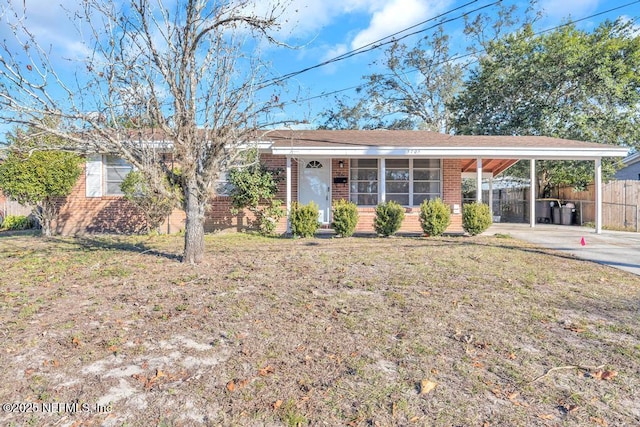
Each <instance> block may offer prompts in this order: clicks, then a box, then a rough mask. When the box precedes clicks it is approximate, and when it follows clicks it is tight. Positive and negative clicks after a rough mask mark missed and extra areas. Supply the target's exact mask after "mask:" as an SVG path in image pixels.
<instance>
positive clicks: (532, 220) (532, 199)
mask: <svg viewBox="0 0 640 427" xmlns="http://www.w3.org/2000/svg"><path fill="white" fill-rule="evenodd" d="M529 180H530V182H531V185H529V224H530V225H531V228H534V227H535V226H536V161H535V159H531V167H530V168H529Z"/></svg>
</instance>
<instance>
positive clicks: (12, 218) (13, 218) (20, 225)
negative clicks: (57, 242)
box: [2, 215, 34, 230]
mask: <svg viewBox="0 0 640 427" xmlns="http://www.w3.org/2000/svg"><path fill="white" fill-rule="evenodd" d="M33 226H34V223H33V220H32V219H31V218H29V217H28V216H24V215H7V216H6V217H5V218H4V221H2V228H4V229H5V230H26V229H28V228H33Z"/></svg>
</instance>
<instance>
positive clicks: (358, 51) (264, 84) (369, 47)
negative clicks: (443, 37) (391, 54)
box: [258, 0, 502, 89]
mask: <svg viewBox="0 0 640 427" xmlns="http://www.w3.org/2000/svg"><path fill="white" fill-rule="evenodd" d="M477 1H478V0H474V1H471V2H468V3H465V4H464V5H462V6H458V7H456V8H454V9H450V10H448V11H446V12H444V13H441V14H440V15H437V16H434V17H432V18H429V19H427V20H425V21H422V22H420V23H418V24H414V25H412V26H410V27H407V28H405V29H403V30H400V31H398V32H396V33H393V34H391V35H388V36H385V37H383V38H381V39H379V40H376V41H374V42H371V43H368V44H366V45H364V46H360V47H359V48H357V49H354V50H351V51H349V52H345V53H343V54H341V55H338V56H336V57H334V58H331V59H328V60H326V61H323V62H321V63H319V64H316V65H312V66H310V67H306V68H303V69H301V70H298V71H293V72H291V73H288V74H285V75H283V76H280V77H275V78H273V79H270V80H266V81H264V82H261V83H258V89H264V88H266V87H269V86H273V85H275V84H278V83H281V82H283V81H285V80H288V79H290V78H292V77H296V76H298V75H300V74H302V73H306V72H307V71H311V70H315V69H316V68H320V67H324V66H326V65H329V64H332V63H335V62H338V61H342V60H345V59H348V58H351V57H353V56H356V55H359V54H362V53H366V52H370V51H372V50H374V49H378V48H380V47H382V46H386V45H388V44H391V43H395V42H397V41H399V40H403V39H405V38H407V37H410V36H414V35H416V34H420V33H423V32H425V31H428V30H431V29H433V28H435V27H437V26H439V25H443V24H447V23H449V22H453V21H456V20H458V19H460V18H463V17H465V16H467V15H468V14H470V13H475V12H478V11H480V10H483V9H486V8H488V7H492V6H495V5H497V4H498V3H501V2H502V0H497V1H494V2H493V3H489V4H486V5H484V6H481V7H478V8H476V9H474V10H471V11H469V12H465V13H463V14H462V15H458V16H456V17H454V18H449V19H446V20H442V21H440V22H438V23H437V24H436V25H432V26H430V27H427V28H423V29H421V30H418V31H414V32H412V33H409V34H405V35H403V36H402V37H399V38H395V36H397V35H399V34H402V33H404V32H406V31H409V30H411V29H413V28H416V27H418V26H420V25H424V24H425V23H427V22H430V21H434V20H436V19H438V18H442V17H444V16H446V15H448V14H450V13H453V12H455V11H457V10H460V9H462V8H465V7H467V6H468V5H470V4H473V3H475V2H477ZM389 38H391V40H387V39H389ZM385 40H386V41H385Z"/></svg>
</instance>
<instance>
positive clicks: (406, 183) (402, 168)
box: [384, 159, 411, 206]
mask: <svg viewBox="0 0 640 427" xmlns="http://www.w3.org/2000/svg"><path fill="white" fill-rule="evenodd" d="M384 177H385V181H386V182H385V188H386V192H385V200H386V201H387V202H390V201H394V202H397V203H399V204H401V205H403V206H409V205H411V166H410V161H409V159H387V160H385V171H384Z"/></svg>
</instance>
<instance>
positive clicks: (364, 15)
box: [0, 0, 640, 129]
mask: <svg viewBox="0 0 640 427" xmlns="http://www.w3.org/2000/svg"><path fill="white" fill-rule="evenodd" d="M12 1H14V2H15V3H16V5H18V6H19V9H22V0H12ZM169 1H177V0H169ZM79 3H81V2H78V1H77V0H57V1H56V2H55V3H51V0H25V5H26V11H27V16H28V18H27V19H28V23H29V29H30V30H31V31H32V32H33V33H34V34H36V35H37V36H38V38H39V39H40V40H43V41H45V43H44V44H46V45H47V46H48V45H50V46H51V49H52V56H58V57H60V58H81V57H82V56H83V55H85V54H86V53H87V48H86V46H84V45H83V44H82V43H80V41H79V40H80V39H79V36H78V32H77V30H76V29H75V28H74V26H73V25H71V24H70V21H69V19H68V14H69V13H72V12H73V10H74V8H77V7H78V4H79ZM466 3H472V4H470V5H468V6H466V7H464V8H463V9H461V10H459V11H457V12H454V13H453V14H450V15H447V16H446V17H447V18H450V17H456V16H459V15H461V14H462V13H463V12H470V11H472V10H474V9H477V8H481V7H483V6H485V5H489V4H491V3H493V0H478V1H475V2H471V1H470V0H460V1H454V0H292V1H291V5H290V6H289V8H288V9H287V11H286V12H285V14H284V15H283V22H284V24H283V26H282V28H281V29H280V31H279V32H278V33H277V38H278V39H279V40H281V41H284V42H286V43H287V44H289V45H292V46H296V47H297V48H295V49H286V48H273V47H268V46H267V47H265V48H264V50H263V55H264V57H265V58H266V59H267V60H268V61H270V63H271V65H272V73H273V74H274V75H276V76H277V75H283V74H286V73H290V72H293V71H297V70H300V69H303V68H306V67H309V66H312V65H315V64H318V63H320V62H323V61H325V60H328V59H331V58H333V57H335V56H337V55H339V54H342V53H345V52H348V51H351V50H353V49H356V48H358V47H361V46H363V45H366V44H367V43H370V42H373V41H376V40H379V39H382V38H384V37H386V36H388V35H390V34H392V33H395V32H398V31H401V30H403V29H405V28H407V27H409V26H411V25H414V24H416V23H419V22H422V21H425V20H428V19H430V18H433V17H435V16H438V15H440V14H443V13H445V12H447V11H450V10H452V9H454V8H457V7H460V6H462V5H464V4H466ZM503 3H504V4H507V5H510V4H517V5H519V7H520V9H521V10H523V9H524V8H525V7H526V2H525V1H524V0H522V1H521V0H503ZM628 3H634V4H632V5H629V6H626V7H624V8H622V9H619V10H616V11H613V12H610V13H607V14H604V15H600V16H597V17H594V18H591V19H588V20H586V21H583V22H581V23H580V24H579V27H581V28H584V29H592V28H594V27H595V26H597V25H598V24H599V23H600V22H602V21H603V20H605V19H615V18H617V17H618V16H625V17H628V18H630V19H634V18H638V17H639V16H640V2H633V0H616V1H607V0H540V1H539V6H540V7H541V8H543V9H544V10H545V13H546V15H545V17H544V18H543V19H542V20H540V21H539V22H537V24H536V30H542V29H545V28H551V27H554V26H556V25H558V24H559V23H561V22H562V21H563V20H566V19H567V18H568V17H569V16H570V17H571V18H573V19H581V18H584V17H587V16H590V15H593V14H596V13H599V12H601V11H604V10H607V9H612V8H615V7H617V6H622V5H625V4H628ZM53 4H56V5H58V4H60V5H61V7H55V6H52V5H53ZM257 4H258V5H261V6H264V4H265V1H264V0H257ZM267 4H268V3H267ZM258 7H260V6H258ZM496 11H497V7H495V6H492V7H489V8H486V9H483V12H484V13H487V14H490V15H491V14H495V12H496ZM461 23H462V19H458V20H455V21H454V22H451V23H448V24H446V25H445V31H446V32H447V33H448V34H449V35H450V36H451V37H452V38H453V39H454V40H455V42H456V44H459V45H460V46H464V44H465V43H466V40H465V38H464V35H463V34H462V32H461V29H462V27H461ZM428 25H433V22H431V23H429V24H425V25H423V26H422V27H418V28H416V29H420V28H424V27H425V26H428ZM2 26H4V24H3V25H2ZM2 26H0V36H1V37H5V36H6V35H7V28H6V27H5V28H2ZM427 33H430V32H427ZM416 37H417V36H416ZM415 40H416V38H415V37H414V38H408V39H406V40H405V42H406V43H407V44H411V43H412V42H415ZM382 54H383V49H376V50H373V51H371V52H368V53H365V54H362V55H358V56H355V57H352V58H350V59H347V60H344V61H340V62H336V63H333V64H330V65H328V66H323V67H320V68H318V69H316V70H313V71H309V72H306V73H303V74H301V75H299V76H297V77H295V78H292V79H288V80H287V87H286V89H285V90H282V91H278V96H279V98H280V100H281V101H285V102H286V106H285V108H284V110H283V111H280V112H279V117H280V118H286V119H291V120H309V121H310V122H311V124H317V123H318V115H319V114H320V113H321V112H322V111H323V110H325V109H326V108H327V106H330V105H331V104H332V101H333V99H334V95H331V96H322V95H323V94H327V93H331V92H334V91H340V90H342V89H345V88H351V87H355V86H358V85H359V84H361V83H362V76H363V75H367V74H371V73H372V72H376V71H380V70H379V69H376V68H375V66H373V65H372V63H373V62H374V61H375V60H376V59H379V58H380V57H381V56H382ZM63 62H64V61H63ZM267 91H270V92H273V89H272V88H270V89H267ZM353 94H354V91H353V90H346V91H344V92H341V93H340V94H339V96H342V95H346V96H349V95H353ZM269 96H270V95H269ZM296 98H298V99H301V100H302V101H300V102H298V103H290V102H287V101H291V100H294V99H296ZM0 129H1V128H0ZM5 129H6V128H5Z"/></svg>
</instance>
